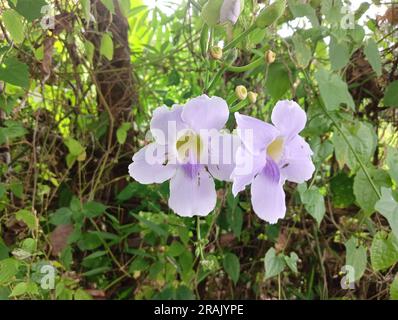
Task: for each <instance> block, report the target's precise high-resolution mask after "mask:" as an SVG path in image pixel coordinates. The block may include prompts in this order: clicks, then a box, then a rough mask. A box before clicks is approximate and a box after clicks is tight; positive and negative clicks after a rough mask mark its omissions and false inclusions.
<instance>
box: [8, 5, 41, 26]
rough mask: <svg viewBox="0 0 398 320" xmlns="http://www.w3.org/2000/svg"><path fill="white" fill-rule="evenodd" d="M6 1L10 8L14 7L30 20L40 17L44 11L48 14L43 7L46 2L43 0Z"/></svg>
mask: <svg viewBox="0 0 398 320" xmlns="http://www.w3.org/2000/svg"><path fill="white" fill-rule="evenodd" d="M13 2H16V5H14V4H13ZM8 3H9V4H10V6H11V8H13V9H15V10H16V11H17V12H18V13H19V14H21V15H22V16H24V17H25V18H26V19H27V20H28V21H30V22H32V21H33V20H36V19H38V18H40V17H41V16H42V15H43V14H44V13H47V14H49V12H46V10H45V7H46V6H47V2H46V1H45V0H18V1H13V0H11V1H10V0H9V1H8ZM47 8H49V7H47ZM42 11H43V14H42Z"/></svg>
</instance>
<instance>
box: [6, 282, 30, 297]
mask: <svg viewBox="0 0 398 320" xmlns="http://www.w3.org/2000/svg"><path fill="white" fill-rule="evenodd" d="M27 289H28V285H27V283H26V282H20V283H18V284H17V285H16V286H15V287H14V289H12V291H11V294H10V298H12V297H19V296H22V295H24V294H25V293H26V291H27Z"/></svg>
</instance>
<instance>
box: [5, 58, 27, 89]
mask: <svg viewBox="0 0 398 320" xmlns="http://www.w3.org/2000/svg"><path fill="white" fill-rule="evenodd" d="M0 80H3V81H5V82H8V83H10V84H12V85H15V86H18V87H22V88H28V87H29V68H28V66H27V65H26V64H25V63H22V62H20V61H18V60H17V59H16V58H14V57H9V58H6V59H5V60H4V62H3V63H2V64H1V65H0Z"/></svg>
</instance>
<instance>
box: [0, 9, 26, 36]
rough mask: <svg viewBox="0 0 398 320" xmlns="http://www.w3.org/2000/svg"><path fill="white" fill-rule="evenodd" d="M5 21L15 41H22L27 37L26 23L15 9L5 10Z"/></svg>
mask: <svg viewBox="0 0 398 320" xmlns="http://www.w3.org/2000/svg"><path fill="white" fill-rule="evenodd" d="M3 22H4V26H5V28H6V30H7V31H8V32H9V33H10V36H11V38H12V40H14V42H15V43H21V42H23V40H24V39H25V25H24V23H23V21H22V17H21V16H20V15H19V14H18V13H17V12H15V11H14V10H13V9H8V10H6V11H4V12H3Z"/></svg>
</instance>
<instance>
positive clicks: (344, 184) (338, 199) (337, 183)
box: [330, 171, 355, 208]
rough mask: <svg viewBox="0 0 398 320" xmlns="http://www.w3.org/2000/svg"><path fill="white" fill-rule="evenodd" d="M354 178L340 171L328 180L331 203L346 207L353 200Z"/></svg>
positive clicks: (338, 206)
mask: <svg viewBox="0 0 398 320" xmlns="http://www.w3.org/2000/svg"><path fill="white" fill-rule="evenodd" d="M353 184H354V178H352V177H349V176H348V175H347V174H346V173H345V172H343V171H340V172H339V173H338V174H337V175H335V176H334V177H333V178H332V179H331V180H330V191H331V193H332V198H333V205H334V206H335V207H337V208H347V207H349V206H350V205H351V204H353V203H354V201H355V196H354V190H353Z"/></svg>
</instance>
